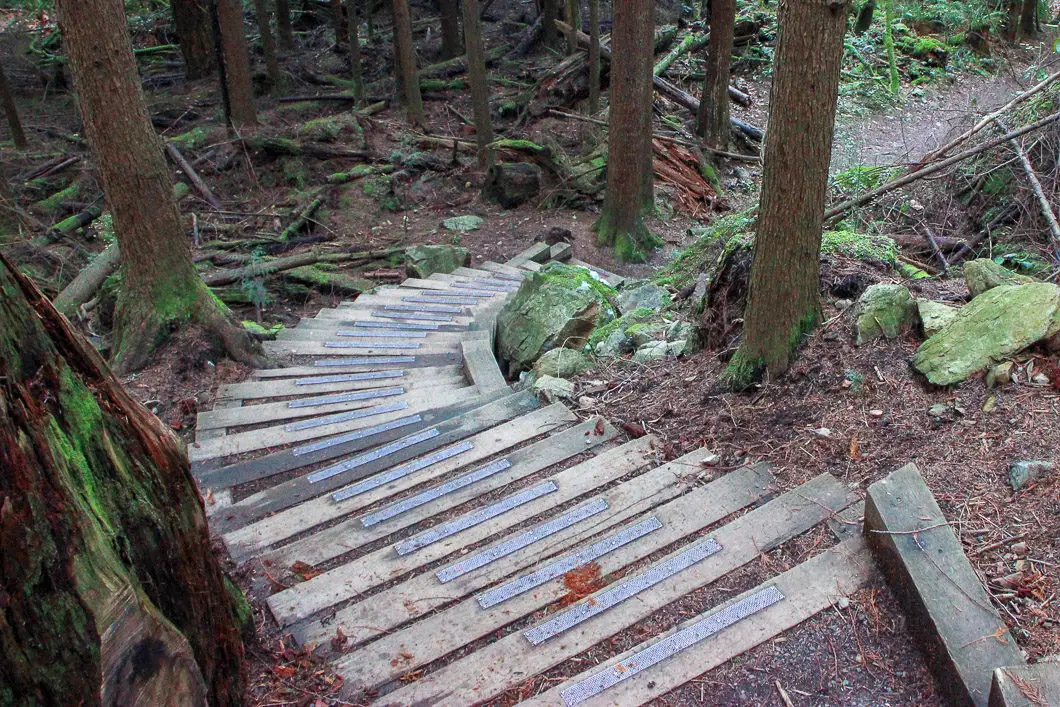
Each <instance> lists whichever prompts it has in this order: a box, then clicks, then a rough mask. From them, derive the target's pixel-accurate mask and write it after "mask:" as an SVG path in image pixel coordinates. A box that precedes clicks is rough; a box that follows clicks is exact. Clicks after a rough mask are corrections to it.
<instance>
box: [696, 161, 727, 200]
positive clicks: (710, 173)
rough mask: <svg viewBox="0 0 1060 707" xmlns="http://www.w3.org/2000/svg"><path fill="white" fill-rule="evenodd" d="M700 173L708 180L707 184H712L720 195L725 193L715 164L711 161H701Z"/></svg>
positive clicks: (715, 191)
mask: <svg viewBox="0 0 1060 707" xmlns="http://www.w3.org/2000/svg"><path fill="white" fill-rule="evenodd" d="M699 174H700V176H701V177H703V179H706V180H707V184H709V185H710V186H711V188H712V189H713V190H714V193H716V194H717V195H718V196H721V195H722V194H724V193H725V190H724V189H722V188H721V179H719V178H718V170H717V169H715V168H714V165H712V164H710V163H709V162H700V163H699Z"/></svg>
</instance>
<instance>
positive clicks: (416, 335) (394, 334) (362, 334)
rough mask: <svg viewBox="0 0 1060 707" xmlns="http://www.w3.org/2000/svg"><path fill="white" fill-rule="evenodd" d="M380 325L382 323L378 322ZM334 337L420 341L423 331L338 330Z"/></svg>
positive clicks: (424, 334)
mask: <svg viewBox="0 0 1060 707" xmlns="http://www.w3.org/2000/svg"><path fill="white" fill-rule="evenodd" d="M380 323H382V322H380ZM335 336H347V337H356V338H359V339H373V338H374V339H422V338H424V337H426V336H427V332H425V331H404V330H402V329H386V328H381V329H339V330H338V331H336V332H335Z"/></svg>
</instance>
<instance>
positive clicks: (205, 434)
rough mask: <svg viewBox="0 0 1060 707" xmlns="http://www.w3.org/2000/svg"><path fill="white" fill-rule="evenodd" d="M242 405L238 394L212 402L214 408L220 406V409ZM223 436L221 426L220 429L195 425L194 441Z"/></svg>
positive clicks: (223, 431) (236, 407)
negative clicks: (201, 427) (202, 427)
mask: <svg viewBox="0 0 1060 707" xmlns="http://www.w3.org/2000/svg"><path fill="white" fill-rule="evenodd" d="M242 405H243V400H242V398H239V397H238V396H228V397H227V398H226V399H223V400H218V401H217V402H216V403H214V407H215V408H220V409H222V410H228V409H238V408H240V407H242ZM224 436H225V430H224V429H223V428H222V429H217V428H214V429H200V428H199V427H198V426H196V427H195V441H196V442H204V441H206V440H208V439H216V438H218V437H224Z"/></svg>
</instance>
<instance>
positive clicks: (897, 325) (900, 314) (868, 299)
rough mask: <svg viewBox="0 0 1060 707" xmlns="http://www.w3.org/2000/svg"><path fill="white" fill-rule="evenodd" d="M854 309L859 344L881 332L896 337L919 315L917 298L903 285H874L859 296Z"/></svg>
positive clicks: (879, 335)
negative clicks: (915, 299) (914, 299)
mask: <svg viewBox="0 0 1060 707" xmlns="http://www.w3.org/2000/svg"><path fill="white" fill-rule="evenodd" d="M854 313H855V315H856V316H857V321H856V323H855V329H856V332H857V343H858V344H859V345H860V344H864V343H865V342H867V341H872V340H873V339H878V338H879V337H881V336H882V337H886V338H888V339H894V338H896V337H897V336H898V335H899V334H901V333H902V329H903V328H904V327H908V326H912V325H913V324H915V323H916V318H917V308H916V302H915V301H913V297H912V295H910V294H909V290H907V289H906V288H904V287H902V286H901V285H886V284H879V285H872V286H871V287H869V288H868V289H867V290H865V292H863V293H862V295H861V298H860V299H858V304H857V308H856V309H855V312H854Z"/></svg>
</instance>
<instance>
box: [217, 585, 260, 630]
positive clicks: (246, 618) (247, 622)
mask: <svg viewBox="0 0 1060 707" xmlns="http://www.w3.org/2000/svg"><path fill="white" fill-rule="evenodd" d="M224 583H225V591H227V592H228V596H229V597H231V599H232V609H233V611H234V612H235V615H236V621H237V622H238V624H239V627H240V629H242V631H243V633H244V635H248V636H249V635H253V634H254V609H253V607H251V606H250V602H248V601H247V598H246V597H245V596H244V595H243V592H242V591H240V589H239V587H237V586H236V584H235V582H233V581H232V580H231V579H229V578H228V575H225V577H224Z"/></svg>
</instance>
